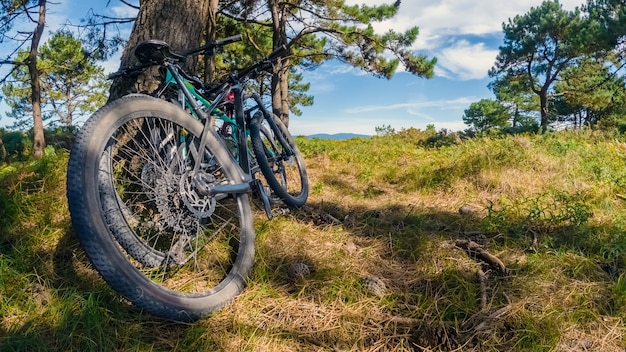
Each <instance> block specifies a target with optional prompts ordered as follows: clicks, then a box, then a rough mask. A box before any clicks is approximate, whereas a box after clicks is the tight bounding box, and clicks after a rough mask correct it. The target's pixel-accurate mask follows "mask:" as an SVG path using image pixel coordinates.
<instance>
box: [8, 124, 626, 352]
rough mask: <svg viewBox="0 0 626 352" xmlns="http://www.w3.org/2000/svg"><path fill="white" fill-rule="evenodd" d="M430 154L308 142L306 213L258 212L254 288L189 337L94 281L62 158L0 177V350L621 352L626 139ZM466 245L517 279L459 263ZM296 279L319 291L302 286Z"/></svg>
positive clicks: (358, 143) (415, 138)
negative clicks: (293, 272)
mask: <svg viewBox="0 0 626 352" xmlns="http://www.w3.org/2000/svg"><path fill="white" fill-rule="evenodd" d="M427 138H429V135H427V134H425V133H421V132H416V131H401V132H399V133H397V134H395V135H390V136H385V137H374V138H368V139H351V140H346V141H333V140H321V139H305V138H298V139H297V143H298V145H299V147H300V149H301V150H302V152H303V154H304V155H305V157H306V162H307V171H308V174H309V178H310V180H309V181H310V186H311V188H310V189H311V193H310V199H309V203H308V204H307V206H305V207H303V208H302V209H299V210H291V211H289V212H284V211H279V212H278V213H282V214H284V215H281V216H276V217H275V218H274V219H273V220H267V219H265V218H264V215H263V214H262V212H261V211H259V213H258V216H257V217H256V220H255V226H256V231H257V242H256V257H255V266H254V268H253V272H252V274H251V276H250V278H249V280H248V286H247V288H246V289H245V290H244V291H243V293H242V294H241V295H240V296H239V297H237V298H236V299H235V301H234V302H233V303H232V304H230V305H228V306H227V307H225V308H224V309H223V310H221V311H219V312H217V313H215V314H214V315H212V316H211V317H207V318H206V319H202V320H200V321H198V322H196V323H192V324H177V323H173V322H168V321H163V320H161V319H159V318H155V317H153V316H151V315H148V314H146V313H144V312H141V311H140V310H139V309H137V308H135V307H133V306H132V305H130V304H128V303H127V302H126V301H125V300H123V299H122V298H120V296H119V295H117V294H116V293H115V292H114V291H112V290H111V289H110V288H109V287H108V286H107V285H106V284H105V283H104V282H103V281H102V280H101V279H100V278H99V276H98V275H97V273H96V272H95V271H94V270H93V269H91V266H90V264H89V261H88V260H87V259H86V258H85V255H84V253H83V252H82V250H81V249H80V247H79V245H78V244H77V243H76V241H75V239H74V237H73V233H72V229H71V226H70V220H69V214H68V210H67V201H66V199H65V189H64V185H65V165H66V163H67V152H64V151H53V150H49V151H48V153H47V156H46V157H45V158H44V159H43V160H40V161H25V162H23V163H21V164H11V165H5V164H3V165H0V213H1V214H0V215H1V216H0V301H1V302H2V304H1V305H0V350H1V351H33V350H37V351H46V350H49V351H58V350H69V351H71V350H75V351H102V350H132V351H160V350H172V351H213V350H220V351H235V350H236V351H290V350H294V351H318V350H319V351H325V350H363V351H375V350H384V351H412V350H463V351H505V350H506V351H527V350H532V351H552V350H557V351H582V350H587V351H618V350H621V349H623V346H624V344H625V343H626V329H625V328H624V319H626V308H625V307H626V279H625V277H626V274H625V272H626V213H625V212H624V207H625V206H626V143H625V139H624V137H623V136H619V135H617V136H616V135H605V134H599V133H591V132H579V133H575V132H564V133H558V134H546V135H539V136H535V135H532V136H500V137H498V136H495V137H494V136H491V137H484V138H477V139H473V140H466V141H462V142H459V141H457V142H456V143H457V144H454V143H453V144H449V143H447V144H449V145H447V146H441V147H433V145H434V144H433V143H431V142H432V141H431V142H426V139H427ZM461 208H463V209H464V210H463V211H461V212H460V209H461ZM467 239H472V240H475V241H478V242H480V244H481V245H482V246H483V248H484V249H486V250H487V251H489V253H491V254H493V255H495V256H497V257H498V258H499V259H500V260H502V262H503V263H504V264H505V265H506V267H507V269H508V272H507V273H506V274H501V273H497V272H495V271H494V270H493V269H491V268H490V267H489V266H486V265H484V264H483V263H482V262H481V261H480V260H478V259H477V258H475V257H473V256H471V255H468V253H467V252H466V251H465V250H464V249H462V248H460V247H458V246H457V241H460V240H467ZM293 262H302V263H305V264H306V265H307V266H308V267H309V268H310V271H311V272H310V274H309V275H307V276H305V277H304V278H302V279H299V280H295V281H294V280H293V279H292V278H291V277H290V276H289V274H288V270H289V267H290V265H291V264H292V263H293ZM372 276H374V277H377V278H379V279H380V280H381V281H382V282H383V283H384V284H385V291H384V292H383V293H382V294H375V293H373V292H372V291H371V290H370V289H368V286H367V284H366V278H368V277H372Z"/></svg>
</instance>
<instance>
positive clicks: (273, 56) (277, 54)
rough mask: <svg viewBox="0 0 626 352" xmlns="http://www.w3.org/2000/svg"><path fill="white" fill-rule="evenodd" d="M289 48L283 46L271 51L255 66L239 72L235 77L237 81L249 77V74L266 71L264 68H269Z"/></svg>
mask: <svg viewBox="0 0 626 352" xmlns="http://www.w3.org/2000/svg"><path fill="white" fill-rule="evenodd" d="M288 49H289V48H288V47H287V45H285V44H283V45H281V46H279V47H278V48H276V49H275V50H274V51H272V52H271V53H270V54H269V55H267V56H266V57H264V58H262V59H261V60H260V61H259V62H257V63H256V64H254V65H252V66H249V67H246V68H244V69H243V70H241V71H239V72H238V73H237V75H236V77H237V80H240V79H243V78H245V77H246V76H248V75H250V74H251V73H254V72H255V71H265V70H267V69H266V68H265V67H264V66H269V65H271V63H272V62H273V61H274V60H276V59H278V58H279V57H281V55H282V54H283V52H285V51H287V50H288Z"/></svg>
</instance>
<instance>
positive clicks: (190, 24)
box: [109, 0, 209, 101]
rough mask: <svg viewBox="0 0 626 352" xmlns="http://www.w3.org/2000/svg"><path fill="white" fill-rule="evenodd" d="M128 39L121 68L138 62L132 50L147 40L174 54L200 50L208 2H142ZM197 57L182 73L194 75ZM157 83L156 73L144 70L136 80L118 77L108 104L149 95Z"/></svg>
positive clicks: (184, 0)
mask: <svg viewBox="0 0 626 352" xmlns="http://www.w3.org/2000/svg"><path fill="white" fill-rule="evenodd" d="M139 6H140V8H139V14H138V15H137V19H136V20H135V24H134V26H133V30H132V32H131V35H130V39H129V40H128V43H127V44H126V47H125V48H124V52H123V53H122V58H121V63H120V67H127V66H130V65H133V64H135V63H136V62H137V59H136V58H135V56H134V50H135V47H136V46H137V44H139V43H141V42H142V41H145V40H149V39H158V40H163V41H165V42H166V43H168V44H169V45H170V47H171V48H172V49H173V50H184V49H191V48H196V47H199V46H200V43H201V40H202V33H203V31H204V29H205V26H206V22H207V18H208V14H209V1H205V0H202V1H198V0H141V1H140V2H139ZM197 62H198V59H197V57H193V58H190V59H189V60H187V63H186V65H185V70H187V72H190V73H192V74H195V71H196V70H195V68H196V63H197ZM159 82H160V77H159V75H158V70H156V69H153V70H146V72H145V73H144V74H142V75H140V76H139V77H137V78H135V77H120V78H119V79H116V80H115V81H114V82H113V84H112V85H111V90H110V95H109V101H112V100H114V99H117V98H119V97H121V96H124V95H126V94H129V93H134V92H140V93H149V92H152V91H153V90H154V89H156V88H157V86H158V85H159Z"/></svg>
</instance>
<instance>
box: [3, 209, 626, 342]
mask: <svg viewBox="0 0 626 352" xmlns="http://www.w3.org/2000/svg"><path fill="white" fill-rule="evenodd" d="M288 221H295V222H296V223H298V224H305V225H306V224H308V225H312V227H313V229H314V230H316V231H327V230H328V229H330V228H332V227H340V228H341V229H343V230H345V231H346V232H348V233H349V235H350V236H352V238H353V239H354V241H356V242H359V241H360V240H363V241H366V242H367V241H369V240H373V241H379V242H380V243H382V244H383V245H381V246H372V247H371V248H373V249H374V250H376V251H378V253H374V254H372V255H371V256H372V257H374V258H379V259H377V260H379V261H383V260H389V261H393V262H394V263H395V265H397V268H399V269H400V272H398V273H397V276H395V277H391V278H390V279H389V281H387V283H388V286H389V287H390V288H391V289H393V291H392V293H391V294H389V295H387V296H385V297H384V298H383V299H382V303H381V305H382V307H384V309H383V310H385V311H388V312H389V314H390V316H387V317H386V318H384V319H388V320H386V321H385V320H384V319H383V321H382V322H381V321H378V322H377V321H375V320H372V321H370V322H366V323H361V324H364V325H362V326H361V327H360V328H361V329H364V328H365V330H367V331H370V334H371V335H367V336H365V338H366V339H365V340H362V341H360V342H358V343H361V345H358V344H357V345H358V346H360V347H367V346H368V342H367V341H366V340H367V339H370V340H371V343H372V344H373V343H374V342H373V341H375V340H376V339H381V338H387V340H388V341H387V343H388V345H387V346H391V345H393V344H394V343H395V344H399V343H405V344H408V345H413V346H417V345H420V346H425V347H428V348H433V349H441V350H450V349H454V348H458V347H460V346H462V345H463V344H465V343H469V344H474V345H476V344H478V343H479V342H478V341H477V340H476V337H475V336H471V334H470V333H468V331H470V328H472V327H475V325H476V324H478V323H479V322H481V321H482V320H484V319H485V316H486V315H487V313H488V312H486V311H484V310H483V307H481V303H482V302H481V294H482V293H481V289H482V286H481V285H484V284H481V282H480V278H479V277H478V276H476V273H475V271H468V270H466V269H464V268H463V267H462V266H456V267H455V266H450V267H448V268H443V269H441V268H439V269H434V268H433V270H424V271H423V272H421V274H420V275H421V276H416V277H410V275H412V274H415V273H419V271H420V270H417V269H416V268H415V267H416V265H418V264H419V265H428V264H425V263H428V261H427V260H424V258H429V257H431V256H433V255H434V254H433V250H434V249H436V248H438V247H437V245H434V244H433V243H435V242H437V243H441V242H449V243H454V242H455V241H457V240H461V239H471V236H475V235H476V234H477V233H478V234H481V235H483V237H481V238H480V240H481V241H483V242H482V244H483V245H484V246H485V248H488V249H504V248H506V249H507V250H512V251H518V252H528V249H529V248H530V246H531V244H532V241H533V238H534V236H538V241H539V243H540V244H541V245H542V247H541V248H543V249H540V251H542V250H543V251H562V252H568V251H571V252H576V253H583V254H585V255H587V256H589V257H594V258H599V259H598V260H600V261H599V262H598V265H599V266H602V267H603V269H605V268H604V267H610V268H611V270H613V272H612V273H609V274H607V276H606V277H603V278H602V279H604V280H606V279H607V278H615V277H616V276H617V275H619V274H620V273H622V272H623V271H624V266H623V263H621V264H620V263H619V262H618V261H617V259H616V258H619V254H620V253H617V254H616V255H615V256H613V257H611V258H608V257H606V255H604V254H603V251H604V250H605V249H606V248H608V247H609V244H608V243H603V242H602V241H603V240H607V239H606V236H605V238H604V239H603V237H602V236H598V235H599V234H615V235H614V237H612V238H610V239H608V240H609V241H614V242H615V241H619V240H620V239H622V240H623V238H622V237H620V236H618V235H617V234H619V233H622V229H621V228H619V227H613V226H612V225H611V224H606V225H605V226H603V227H596V228H594V227H591V226H589V225H588V224H585V225H583V226H580V227H578V228H577V227H572V226H560V227H559V226H551V227H540V226H539V225H537V224H533V223H529V222H528V219H527V218H525V217H519V218H510V217H509V218H505V219H501V222H500V223H499V225H500V226H501V229H500V230H501V231H495V230H493V228H494V224H493V223H489V222H488V221H487V220H486V219H485V217H484V216H481V215H478V214H476V213H468V214H460V213H454V212H445V211H438V210H436V209H431V208H420V207H416V206H412V205H390V206H381V207H378V208H373V209H372V208H366V207H361V206H357V207H348V206H346V205H344V204H341V203H337V202H323V203H321V202H320V203H310V204H308V205H306V206H305V207H304V208H302V209H300V210H297V211H293V212H292V215H291V216H290V217H288ZM496 225H498V224H496ZM485 228H489V229H490V230H489V231H485ZM524 229H526V231H525V232H524ZM529 229H532V231H530V230H529ZM62 231H63V234H62V235H61V236H60V237H59V238H58V240H57V243H56V244H55V245H50V246H48V247H47V248H50V250H49V251H41V250H36V249H34V248H33V246H34V245H33V244H31V243H30V242H29V241H16V240H15V239H11V238H8V237H6V236H2V237H3V238H1V241H2V242H1V243H3V245H2V248H1V250H2V260H3V261H4V262H5V263H9V264H7V265H11V264H10V263H18V264H17V265H15V266H11V267H10V268H7V272H6V273H3V275H5V278H4V279H3V283H4V284H5V287H4V288H2V291H0V292H1V293H2V297H3V298H4V300H5V301H8V302H6V303H5V308H4V312H10V313H11V315H12V318H10V320H7V319H4V321H3V324H2V326H1V327H0V350H2V351H33V350H38V351H45V350H80V351H102V350H143V349H152V350H172V349H177V348H178V349H180V350H193V349H197V348H201V349H211V348H217V345H215V344H214V343H213V342H212V334H213V332H211V331H209V330H208V329H210V328H209V326H210V324H208V323H207V322H206V321H199V322H197V323H194V324H177V323H172V322H169V321H164V320H162V319H159V318H156V317H153V316H151V315H148V314H146V313H143V312H141V311H140V310H138V309H137V308H135V307H133V306H131V305H130V304H128V303H127V302H126V301H125V300H124V299H122V298H120V296H118V295H117V294H116V293H115V292H114V291H112V290H111V289H110V288H109V287H108V286H107V285H106V284H105V283H104V282H103V280H101V279H100V278H99V276H98V275H97V273H95V271H94V270H93V269H91V265H90V264H89V262H88V260H87V259H86V257H85V256H84V253H83V252H82V250H81V249H80V247H79V245H78V243H77V242H76V240H75V238H74V237H73V235H72V231H71V229H70V225H69V220H67V221H66V222H64V223H63V226H62ZM260 245H262V244H260ZM29 246H30V247H29ZM38 248H39V247H38ZM23 253H33V254H32V255H30V256H28V255H27V258H24V257H20V256H23ZM268 253H269V254H267V255H268V256H267V257H266V258H264V261H263V263H262V264H259V263H257V265H263V266H266V267H267V268H266V270H265V271H266V273H267V277H265V278H264V279H265V280H268V282H269V283H270V285H272V286H274V287H290V288H291V289H289V290H288V292H287V293H288V294H290V295H294V296H297V298H298V299H302V300H304V301H307V300H308V301H310V302H320V298H319V297H320V296H322V295H328V294H331V295H338V296H341V295H344V296H343V297H340V298H341V299H344V300H345V301H346V302H351V301H352V302H354V301H358V300H362V299H364V297H365V298H367V297H368V293H367V292H365V291H364V289H363V287H361V286H363V285H364V282H363V281H362V280H361V278H360V277H359V276H358V274H357V273H355V274H353V277H347V278H345V280H343V281H342V283H338V282H335V283H334V284H335V285H338V286H341V285H347V286H352V287H335V288H329V287H328V286H329V282H330V281H331V280H332V278H333V276H335V275H348V276H349V275H351V274H350V273H346V272H344V271H342V269H341V265H340V263H334V264H332V265H331V264H328V263H327V264H322V265H319V266H317V267H314V268H313V269H314V270H315V272H314V273H313V275H312V276H311V278H310V279H307V280H308V282H306V283H305V286H306V288H304V289H303V288H302V285H301V286H298V285H295V286H289V285H290V282H291V281H290V278H289V277H288V275H287V267H288V264H289V263H290V262H293V261H302V262H305V263H306V262H315V261H316V258H312V257H309V256H306V255H300V254H292V253H286V252H282V251H276V252H268ZM625 253H626V252H624V253H621V255H624V254H625ZM448 255H449V256H450V257H452V260H456V258H454V256H458V258H461V257H464V258H465V259H466V260H468V261H470V262H471V261H472V260H473V259H471V258H470V259H468V258H467V257H466V254H464V252H463V251H462V250H460V249H449V252H448ZM602 258H605V259H606V260H605V261H601V259H602ZM515 265H519V264H513V266H515ZM9 269H10V270H9ZM384 269H385V268H382V267H381V268H380V270H381V272H380V273H379V274H384V273H385V272H384ZM418 269H420V268H418ZM421 269H424V268H421ZM516 269H520V268H519V267H517V268H516ZM402 270H404V271H402ZM523 270H524V268H523V267H522V268H521V271H522V272H523ZM256 272H257V275H258V273H259V270H258V269H257V270H256ZM33 273H36V275H33ZM424 273H427V274H424ZM17 277H26V278H27V279H24V280H25V281H20V283H21V284H24V283H25V284H26V285H28V286H29V287H26V288H24V287H17V286H15V285H13V286H12V285H11V284H10V281H11V280H14V281H15V280H18V279H16V278H17ZM488 280H489V282H488V284H487V286H488V287H489V292H488V294H489V296H490V297H491V300H490V302H489V305H490V307H493V309H494V310H495V309H496V308H499V307H503V306H505V305H507V304H510V303H511V302H510V301H509V300H510V299H511V298H513V299H521V298H519V297H509V296H507V294H506V291H507V290H510V291H515V290H519V288H518V287H513V284H512V283H510V282H508V281H507V278H503V277H499V276H495V275H492V276H489V277H488ZM396 281H397V282H396ZM517 284H519V282H517ZM331 285H332V284H331ZM370 296H371V295H370ZM368 299H370V300H371V299H372V297H370V298H368ZM598 300H599V301H600V300H604V301H605V303H604V307H600V308H599V309H600V310H602V311H603V313H606V312H611V311H613V310H614V309H616V308H613V307H610V305H612V304H613V303H611V302H614V300H613V298H612V297H600V298H598ZM425 302H426V303H425ZM6 304H8V305H9V306H10V307H7V306H6ZM524 313H527V312H526V311H524ZM519 314H521V313H519ZM209 319H211V318H209ZM345 319H348V318H345ZM532 320H533V318H532V317H531V318H530V319H526V320H522V319H521V318H520V319H518V320H516V321H515V322H513V323H508V325H507V324H505V325H502V326H498V327H497V328H495V330H494V331H493V333H494V334H496V335H497V336H499V337H500V338H501V339H502V341H506V342H503V343H502V345H499V346H498V347H500V348H509V347H512V346H516V344H517V346H518V347H519V343H524V344H526V345H525V346H527V347H528V348H537V346H546V347H545V348H544V349H550V348H552V347H554V344H555V341H558V333H559V332H558V330H557V329H556V328H554V326H553V324H554V322H553V321H552V320H550V319H544V320H541V319H539V320H540V321H538V322H537V324H532V323H530V322H529V321H532ZM349 323H351V324H353V325H355V326H357V325H358V324H357V323H356V322H353V321H350V322H349ZM368 324H369V325H368ZM249 329H251V330H255V331H258V330H263V329H264V327H263V326H261V325H259V326H250V327H249ZM513 330H519V331H523V332H522V333H515V332H513ZM279 333H280V334H283V335H285V336H289V338H292V339H295V340H297V341H299V343H301V344H313V345H315V344H317V345H320V346H322V347H328V348H331V347H333V348H334V347H340V348H341V347H343V348H347V347H349V346H351V345H354V344H355V343H356V342H355V341H354V340H351V338H350V337H349V336H344V337H341V336H339V337H337V336H335V337H333V345H332V346H330V345H328V344H327V343H320V342H319V339H318V337H317V335H315V334H314V333H311V332H299V331H297V330H294V329H287V328H285V330H284V331H280V332H279ZM215 338H216V339H219V338H220V337H218V336H215ZM505 338H506V339H505ZM318 347H319V346H318ZM540 349H541V348H540Z"/></svg>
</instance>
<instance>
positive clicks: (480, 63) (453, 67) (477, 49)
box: [436, 40, 498, 80]
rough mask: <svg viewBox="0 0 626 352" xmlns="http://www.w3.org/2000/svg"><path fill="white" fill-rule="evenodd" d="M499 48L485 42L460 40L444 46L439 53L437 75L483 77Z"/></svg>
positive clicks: (469, 77)
mask: <svg viewBox="0 0 626 352" xmlns="http://www.w3.org/2000/svg"><path fill="white" fill-rule="evenodd" d="M497 55H498V50H495V49H491V48H488V47H487V46H486V45H485V43H476V44H471V43H470V42H469V41H467V40H460V41H458V42H455V43H453V44H452V45H451V46H449V47H446V48H443V49H442V50H441V51H440V54H439V55H437V63H438V65H437V69H436V72H437V75H438V76H443V77H448V78H459V79H461V80H469V79H481V78H484V77H485V76H486V75H487V72H488V71H489V69H490V68H491V67H492V66H493V63H494V62H495V59H496V56H497Z"/></svg>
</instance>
